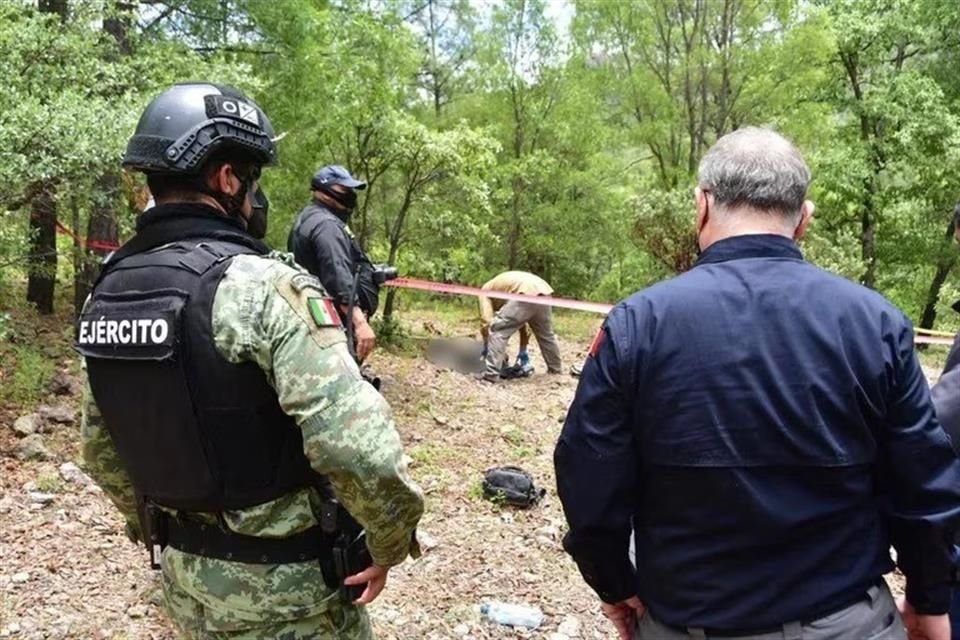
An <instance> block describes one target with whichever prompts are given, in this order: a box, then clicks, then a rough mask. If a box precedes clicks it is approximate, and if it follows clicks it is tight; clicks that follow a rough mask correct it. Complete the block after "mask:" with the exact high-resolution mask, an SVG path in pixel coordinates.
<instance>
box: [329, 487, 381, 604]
mask: <svg viewBox="0 0 960 640" xmlns="http://www.w3.org/2000/svg"><path fill="white" fill-rule="evenodd" d="M322 509H323V510H322V512H321V515H320V529H321V530H322V531H323V533H324V535H327V536H330V538H331V553H330V554H329V555H328V556H325V557H321V558H320V569H321V571H322V572H323V581H324V582H325V583H326V585H327V586H328V587H330V588H331V589H335V590H337V591H338V592H339V594H340V600H341V601H342V602H344V603H351V602H353V601H354V600H356V599H357V598H359V597H360V596H361V595H362V594H363V591H364V589H365V588H366V585H363V584H361V585H355V586H347V585H344V584H343V581H344V579H346V578H347V577H349V576H352V575H355V574H357V573H360V572H361V571H363V570H364V569H366V568H367V567H369V566H371V565H372V564H373V558H371V557H370V552H369V550H368V549H367V538H366V533H365V532H364V530H363V527H361V526H360V523H359V522H357V521H356V520H355V519H354V517H353V516H352V515H350V512H349V511H347V510H346V509H345V508H344V507H343V505H341V504H340V503H339V502H337V501H336V500H334V499H329V500H326V501H324V503H323V507H322Z"/></svg>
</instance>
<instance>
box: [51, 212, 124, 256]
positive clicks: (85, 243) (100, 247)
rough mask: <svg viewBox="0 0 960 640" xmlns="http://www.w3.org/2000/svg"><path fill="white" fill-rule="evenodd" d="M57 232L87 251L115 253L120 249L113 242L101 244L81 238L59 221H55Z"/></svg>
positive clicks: (98, 241) (97, 241)
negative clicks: (71, 239) (68, 237)
mask: <svg viewBox="0 0 960 640" xmlns="http://www.w3.org/2000/svg"><path fill="white" fill-rule="evenodd" d="M57 231H59V232H60V233H62V234H63V235H66V236H70V237H71V238H73V241H74V242H76V243H77V244H79V245H80V246H82V247H86V248H87V249H93V250H95V251H116V250H117V249H119V248H120V245H119V244H117V243H115V242H101V241H100V240H88V239H87V238H81V237H80V236H78V235H77V234H75V233H74V232H73V231H71V230H70V229H68V228H66V227H65V226H63V224H62V223H61V222H60V221H59V220H57Z"/></svg>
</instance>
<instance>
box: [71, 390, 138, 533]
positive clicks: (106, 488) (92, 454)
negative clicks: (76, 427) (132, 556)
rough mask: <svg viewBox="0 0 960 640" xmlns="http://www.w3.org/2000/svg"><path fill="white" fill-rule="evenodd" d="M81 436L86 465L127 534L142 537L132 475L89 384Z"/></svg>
mask: <svg viewBox="0 0 960 640" xmlns="http://www.w3.org/2000/svg"><path fill="white" fill-rule="evenodd" d="M80 439H81V442H82V444H83V463H84V468H85V469H86V471H87V473H89V474H90V477H91V478H93V479H94V480H95V481H96V483H97V484H98V485H100V488H101V489H103V492H104V493H106V494H107V496H108V497H109V498H110V500H112V501H113V504H114V505H116V507H117V509H118V510H119V511H120V513H121V514H122V515H123V517H124V519H125V520H126V521H127V526H126V532H127V536H128V537H129V538H130V539H131V540H133V541H134V542H136V541H138V540H140V539H141V536H140V524H139V520H138V519H137V499H136V496H135V495H134V492H133V483H132V482H130V476H129V475H127V471H126V469H124V468H123V464H122V463H121V462H120V455H119V454H118V453H117V449H116V447H114V445H113V439H112V438H111V437H110V432H109V431H107V428H106V426H105V425H104V424H103V418H102V417H101V416H100V410H99V409H98V408H97V403H96V401H95V400H94V399H93V393H91V391H90V385H89V384H87V385H86V388H85V389H84V393H83V412H82V416H81V421H80Z"/></svg>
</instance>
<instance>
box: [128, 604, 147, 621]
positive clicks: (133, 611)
mask: <svg viewBox="0 0 960 640" xmlns="http://www.w3.org/2000/svg"><path fill="white" fill-rule="evenodd" d="M127 615H128V616H129V617H131V618H142V617H144V616H145V615H147V605H145V604H135V605H133V606H132V607H130V608H129V609H127Z"/></svg>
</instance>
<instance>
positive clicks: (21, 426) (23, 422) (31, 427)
mask: <svg viewBox="0 0 960 640" xmlns="http://www.w3.org/2000/svg"><path fill="white" fill-rule="evenodd" d="M39 428H40V415H39V414H36V413H28V414H27V415H25V416H20V417H19V418H17V419H16V421H15V422H14V423H13V431H14V433H16V434H17V435H18V436H20V437H21V438H22V437H23V436H29V435H31V434H33V433H36V432H37V429H39Z"/></svg>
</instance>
